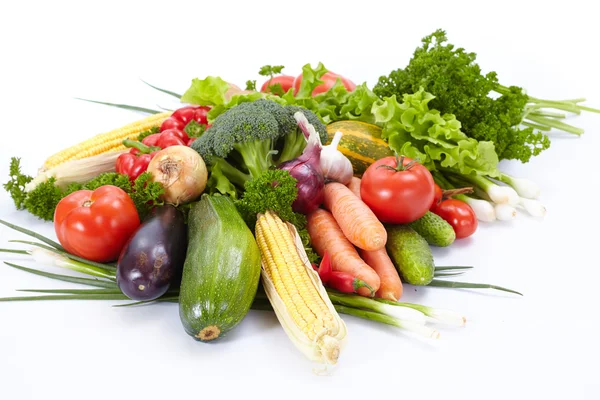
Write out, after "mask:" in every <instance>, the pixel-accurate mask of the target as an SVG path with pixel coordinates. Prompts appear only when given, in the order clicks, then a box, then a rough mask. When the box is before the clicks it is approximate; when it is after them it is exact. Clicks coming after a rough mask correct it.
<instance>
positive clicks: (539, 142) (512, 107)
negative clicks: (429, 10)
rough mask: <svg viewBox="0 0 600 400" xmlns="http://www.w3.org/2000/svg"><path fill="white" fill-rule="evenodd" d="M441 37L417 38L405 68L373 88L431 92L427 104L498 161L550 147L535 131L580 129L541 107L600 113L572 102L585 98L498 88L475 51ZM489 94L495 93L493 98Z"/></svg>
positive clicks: (386, 93) (388, 93)
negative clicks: (489, 146)
mask: <svg viewBox="0 0 600 400" xmlns="http://www.w3.org/2000/svg"><path fill="white" fill-rule="evenodd" d="M446 41H447V38H446V33H445V32H444V31H443V30H437V31H436V32H434V33H432V34H431V35H429V36H426V37H425V38H423V40H422V43H423V44H422V46H421V47H419V48H417V49H416V50H415V52H414V54H413V57H412V59H411V60H410V62H409V64H408V65H407V66H406V68H404V69H397V70H395V71H392V72H391V73H390V74H389V75H388V76H382V77H380V78H379V81H378V83H377V84H376V85H375V87H374V88H373V91H374V92H375V93H376V94H377V95H378V96H380V97H381V98H384V97H388V98H389V97H392V96H394V95H395V96H397V97H400V96H402V95H404V94H407V93H408V94H412V93H416V92H418V91H419V90H420V89H421V88H424V89H425V90H426V91H427V92H429V93H431V94H433V95H434V96H435V97H434V98H433V99H432V100H431V103H430V107H431V108H432V109H436V110H439V111H440V112H441V113H442V114H445V113H447V114H454V115H455V116H456V119H457V120H458V121H460V122H461V124H462V128H461V129H462V131H463V132H464V133H465V134H466V135H467V136H469V137H471V138H473V139H476V140H479V141H489V142H492V143H493V144H494V147H495V150H496V153H497V154H498V156H499V158H500V159H517V160H520V161H522V162H527V161H529V160H530V159H531V157H532V156H536V155H538V154H540V153H541V152H542V151H543V150H545V149H547V148H548V147H549V146H550V140H549V138H548V137H547V136H546V135H545V134H544V133H543V132H540V130H541V131H548V130H550V129H551V128H552V127H554V128H557V129H562V130H564V131H566V132H570V133H574V134H581V133H582V130H580V129H578V128H575V127H573V126H571V125H568V124H565V123H563V122H560V121H558V120H557V118H562V117H564V115H562V114H556V113H548V112H546V111H541V110H540V109H541V108H554V109H560V110H566V111H571V112H576V113H579V112H580V111H582V110H587V111H592V112H600V110H595V109H592V108H589V107H584V106H580V105H578V104H577V103H578V102H581V101H583V100H585V99H577V101H576V102H573V101H548V100H540V99H536V98H533V97H531V96H528V95H527V94H526V93H525V91H524V90H523V89H522V88H520V87H516V86H511V87H506V86H502V85H500V84H499V82H498V77H497V74H496V73H495V72H489V73H487V74H485V75H484V74H483V72H482V71H481V68H480V66H479V65H478V64H477V63H476V62H475V59H476V54H475V53H470V52H467V51H465V49H463V48H457V47H455V46H454V45H452V44H444V43H445V42H446ZM493 92H495V93H496V94H500V96H499V97H498V96H494V93H493ZM540 112H541V114H540ZM523 122H525V123H524V124H522V123H523ZM524 126H526V127H524Z"/></svg>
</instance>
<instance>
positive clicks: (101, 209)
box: [54, 185, 140, 262]
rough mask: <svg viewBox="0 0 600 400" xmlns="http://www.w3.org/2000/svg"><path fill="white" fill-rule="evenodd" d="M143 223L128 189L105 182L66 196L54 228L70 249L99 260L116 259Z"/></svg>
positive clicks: (58, 207)
mask: <svg viewBox="0 0 600 400" xmlns="http://www.w3.org/2000/svg"><path fill="white" fill-rule="evenodd" d="M139 225H140V218H139V216H138V213H137V210H136V208H135V204H134V203H133V200H131V198H130V197H129V195H128V194H127V193H125V191H124V190H122V189H120V188H118V187H116V186H112V185H105V186H101V187H99V188H98V189H96V190H93V191H92V190H78V191H76V192H73V193H71V194H70V195H68V196H66V197H64V198H63V199H62V200H61V201H60V202H59V203H58V205H57V206H56V210H55V211H54V230H55V231H56V236H57V237H58V241H59V242H60V244H61V245H62V246H63V247H64V248H65V250H67V251H68V252H69V253H71V254H74V255H76V256H79V257H83V258H85V259H88V260H91V261H96V262H108V261H114V260H116V259H117V258H118V257H119V254H120V252H121V249H122V248H123V246H124V245H125V243H126V242H127V240H128V239H129V237H130V236H131V235H132V234H133V233H134V232H135V230H136V229H137V228H138V227H139Z"/></svg>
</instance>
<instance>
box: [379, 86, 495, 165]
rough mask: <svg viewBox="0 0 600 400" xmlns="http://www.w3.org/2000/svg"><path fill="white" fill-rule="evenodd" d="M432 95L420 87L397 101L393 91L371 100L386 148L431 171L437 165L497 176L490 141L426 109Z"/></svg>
mask: <svg viewBox="0 0 600 400" xmlns="http://www.w3.org/2000/svg"><path fill="white" fill-rule="evenodd" d="M433 98H434V96H433V95H432V94H430V93H427V92H425V91H424V90H423V88H421V89H420V90H419V91H418V92H416V93H414V94H405V95H403V98H402V102H401V103H399V102H398V100H397V99H396V96H395V95H394V96H391V97H384V98H383V99H382V100H378V101H376V102H375V103H373V106H372V108H371V112H372V114H373V116H374V119H375V123H376V124H378V125H380V126H381V127H382V138H383V139H384V140H387V141H388V144H389V146H390V148H391V149H392V150H394V151H396V152H397V153H398V154H399V155H404V156H406V157H409V158H413V159H417V160H419V162H420V163H421V164H423V165H424V166H426V167H427V168H428V169H429V170H432V171H433V170H436V169H437V168H438V166H440V167H442V168H444V169H452V170H454V171H455V172H458V173H460V174H464V175H468V174H472V173H475V174H479V175H487V176H491V177H497V176H499V174H500V173H499V171H498V169H497V166H498V155H497V154H496V151H495V149H494V144H493V143H492V142H487V141H481V142H480V141H477V140H476V139H473V138H470V137H468V136H467V135H466V134H465V133H464V132H462V131H461V130H460V128H461V124H460V121H458V120H457V119H456V117H455V116H454V115H452V114H444V115H441V114H440V112H439V111H437V110H430V109H429V106H428V103H429V102H430V101H431V100H432V99H433Z"/></svg>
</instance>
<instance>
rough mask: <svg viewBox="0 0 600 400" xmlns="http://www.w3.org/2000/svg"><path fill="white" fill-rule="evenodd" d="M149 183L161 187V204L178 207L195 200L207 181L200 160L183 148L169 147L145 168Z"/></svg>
mask: <svg viewBox="0 0 600 400" xmlns="http://www.w3.org/2000/svg"><path fill="white" fill-rule="evenodd" d="M148 172H150V173H151V174H152V180H153V181H154V182H159V183H160V184H162V185H163V187H164V189H165V191H164V193H163V195H162V196H161V200H163V201H165V202H166V203H168V204H173V205H175V206H178V205H180V204H186V203H190V202H192V201H194V200H196V199H197V198H198V197H200V195H201V194H202V192H204V189H205V188H206V182H207V180H208V170H207V168H206V164H205V163H204V160H203V159H202V157H201V156H200V154H198V152H196V151H195V150H194V149H192V148H190V147H187V146H181V145H179V146H170V147H167V148H165V149H162V150H161V151H159V152H158V153H156V155H155V156H154V158H153V159H152V161H150V164H148Z"/></svg>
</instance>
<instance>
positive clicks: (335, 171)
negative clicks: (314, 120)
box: [321, 131, 354, 185]
mask: <svg viewBox="0 0 600 400" xmlns="http://www.w3.org/2000/svg"><path fill="white" fill-rule="evenodd" d="M342 135H343V134H342V132H340V131H337V132H336V133H335V135H334V136H333V140H332V141H331V143H330V144H329V145H327V146H323V149H322V150H321V169H322V170H323V176H324V177H325V180H327V181H335V182H339V183H341V184H343V185H348V184H349V183H350V181H351V180H352V176H353V174H354V170H353V168H352V163H351V162H350V160H349V159H348V157H346V156H345V155H343V154H342V152H341V151H339V150H338V149H337V147H338V145H339V143H340V140H341V139H342Z"/></svg>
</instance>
